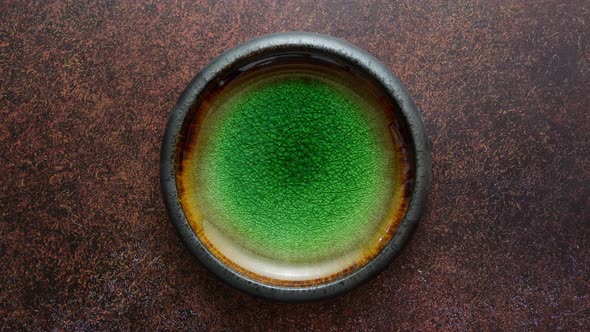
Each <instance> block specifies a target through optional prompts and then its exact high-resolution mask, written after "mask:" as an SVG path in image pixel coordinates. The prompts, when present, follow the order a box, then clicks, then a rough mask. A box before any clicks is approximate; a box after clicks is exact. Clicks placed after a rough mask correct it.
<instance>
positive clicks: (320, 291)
mask: <svg viewBox="0 0 590 332" xmlns="http://www.w3.org/2000/svg"><path fill="white" fill-rule="evenodd" d="M297 48H302V49H305V50H308V51H311V52H314V51H316V52H323V53H324V54H325V53H327V54H330V55H333V56H336V57H339V58H341V59H344V60H346V61H347V62H349V63H350V64H352V65H353V66H356V67H357V68H359V69H361V70H363V71H364V72H365V73H367V74H368V75H369V76H370V78H371V79H373V80H375V82H377V83H380V84H381V86H382V87H383V89H384V92H385V93H386V94H387V95H389V97H390V98H392V100H395V101H396V102H397V104H398V106H399V110H400V111H401V115H402V116H401V117H400V121H404V122H405V123H406V124H407V127H408V128H409V134H410V136H411V139H412V140H413V147H414V154H415V158H416V160H415V162H416V164H415V173H416V174H415V181H414V188H413V191H412V192H411V194H410V196H409V197H408V200H409V204H408V209H407V211H406V214H405V216H404V218H403V220H402V222H401V223H400V226H399V228H398V230H397V232H396V233H395V235H394V236H393V238H392V239H391V240H390V241H389V243H388V244H387V245H385V247H384V248H383V249H382V251H381V252H380V253H379V254H378V255H377V256H375V257H374V258H373V259H372V260H371V261H369V262H368V263H367V264H366V265H364V266H363V267H361V268H359V269H358V270H356V271H354V272H352V273H351V274H348V275H345V276H343V277H341V278H339V279H336V280H333V281H331V282H328V283H325V284H320V285H313V286H309V287H287V286H276V285H268V284H263V283H261V282H259V281H256V280H252V279H249V278H247V277H246V276H243V275H241V274H239V273H238V272H236V271H234V270H232V269H230V268H229V267H228V266H226V265H225V264H223V263H222V262H221V261H219V260H218V259H217V258H216V257H215V256H214V255H213V254H211V253H210V252H209V250H207V248H206V247H205V246H204V245H203V244H202V243H201V241H200V240H199V239H198V237H197V235H196V234H195V232H194V231H193V230H192V228H191V226H190V224H189V222H188V220H187V218H186V216H185V214H184V211H183V209H182V206H181V204H180V201H179V199H178V191H177V187H176V175H175V156H176V146H177V144H176V142H177V138H178V136H179V134H180V132H181V130H182V127H183V123H184V120H185V117H186V115H187V114H188V112H189V111H190V109H191V106H192V105H193V104H194V102H195V101H196V100H197V98H198V96H199V94H200V93H201V92H202V91H203V90H204V89H205V87H206V86H207V85H208V84H209V83H210V82H212V81H213V80H215V79H216V78H217V77H218V75H220V74H223V73H224V72H226V70H227V69H228V68H230V67H232V66H233V65H234V64H236V63H238V62H240V63H241V62H242V61H247V60H248V58H250V57H252V56H258V55H260V54H264V53H267V52H269V53H270V52H275V53H276V52H277V51H281V50H293V49H297ZM431 168H432V166H431V147H430V143H429V140H428V138H427V136H426V131H425V129H424V124H423V122H422V118H421V116H420V113H419V111H418V109H417V107H416V105H415V104H414V102H413V100H412V98H411V97H410V94H409V92H408V91H407V89H406V88H405V87H404V86H403V85H402V83H401V82H400V80H399V79H398V78H397V77H396V76H395V75H394V74H393V73H392V72H391V71H390V69H389V68H387V67H386V66H385V65H384V64H382V63H381V62H380V61H379V60H378V59H377V58H375V57H374V56H373V55H371V54H369V53H368V52H366V51H365V50H363V49H361V48H359V47H357V46H355V45H353V44H351V43H349V42H347V41H345V40H342V39H339V38H335V37H331V36H327V35H321V34H317V33H310V32H282V33H274V34H269V35H263V36H260V37H257V38H254V39H250V40H248V41H246V42H243V43H241V44H239V45H237V46H235V47H233V48H231V49H229V50H227V51H225V52H223V53H222V54H221V55H219V56H217V57H216V58H214V59H213V60H212V61H211V62H210V63H209V64H208V65H207V66H205V67H204V68H203V69H202V70H201V71H200V72H199V73H198V74H197V75H196V76H195V77H194V78H193V79H192V80H191V82H190V83H189V84H188V85H187V87H186V88H185V90H184V92H183V93H182V94H181V96H180V97H179V99H178V102H177V103H176V106H175V107H174V109H173V111H172V113H171V114H170V115H169V118H168V122H167V125H166V130H165V133H164V137H163V139H162V147H161V153H160V187H161V191H162V195H163V198H164V203H165V206H166V210H167V212H168V216H169V218H170V219H171V221H172V223H173V224H174V226H175V227H176V230H177V231H178V234H179V236H180V238H181V239H182V241H183V242H184V244H185V245H186V246H187V247H188V248H189V250H190V251H191V253H192V254H193V255H194V256H196V257H197V258H198V259H199V261H201V263H202V264H204V265H205V266H206V267H207V268H208V269H209V270H210V271H212V272H213V273H215V274H216V275H217V276H218V277H219V278H221V279H222V280H224V281H226V282H227V283H229V284H230V285H232V286H234V287H236V288H238V289H240V290H242V291H244V292H246V293H248V294H251V295H254V296H260V297H264V298H268V299H272V300H279V301H286V302H301V301H311V300H320V299H325V298H328V297H332V296H336V295H338V294H341V293H344V292H346V291H349V290H351V289H352V288H354V287H356V286H358V285H359V284H361V283H362V282H364V281H365V280H367V279H369V278H370V277H372V276H374V275H376V274H377V273H378V272H380V271H381V270H383V268H384V267H385V266H386V265H387V264H388V263H389V262H390V261H391V260H392V259H393V258H394V256H396V255H397V254H398V253H399V252H400V250H401V249H402V247H403V245H404V244H405V243H406V242H407V241H408V239H409V237H410V235H411V234H412V231H413V230H414V228H415V227H416V225H417V223H418V220H419V218H420V216H421V215H422V212H423V211H424V209H425V207H426V201H427V198H428V192H429V191H430V182H431V176H432V170H431Z"/></svg>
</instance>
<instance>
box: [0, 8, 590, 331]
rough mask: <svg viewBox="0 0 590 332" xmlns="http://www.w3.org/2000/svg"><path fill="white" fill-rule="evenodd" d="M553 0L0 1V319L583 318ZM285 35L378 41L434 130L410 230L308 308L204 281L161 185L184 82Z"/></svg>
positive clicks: (258, 324) (407, 324)
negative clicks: (226, 57) (426, 197)
mask: <svg viewBox="0 0 590 332" xmlns="http://www.w3.org/2000/svg"><path fill="white" fill-rule="evenodd" d="M563 2H564V3H560V1H535V2H530V4H529V2H528V1H522V2H516V1H494V2H488V1H485V2H484V1H482V2H481V3H479V2H463V3H461V4H457V3H454V2H453V3H446V1H441V2H438V1H413V0H407V1H403V2H396V3H389V1H388V2H379V3H377V2H370V1H360V2H355V1H346V2H337V1H320V2H319V3H316V2H315V1H313V2H304V1H297V2H289V3H286V2H283V1H264V2H259V1H253V2H246V1H200V2H198V3H194V4H189V3H176V2H172V1H167V2H162V3H152V2H150V1H143V2H140V1H122V3H119V2H118V1H101V2H96V3H94V2H93V3H83V1H0V3H1V9H0V65H1V66H0V89H1V90H0V92H1V94H0V122H1V123H0V141H1V152H0V156H1V163H0V166H1V174H0V188H2V189H1V191H0V221H1V222H0V236H1V238H0V258H1V263H0V282H1V284H0V328H2V329H6V330H13V329H29V330H30V329H43V330H49V329H54V328H57V329H68V330H97V329H98V330H107V329H108V330H110V329H115V330H128V329H132V330H135V329H138V330H145V329H150V330H152V329H153V330H161V329H187V328H190V329H196V330H230V331H231V330H243V329H246V328H248V329H261V330H268V329H273V330H275V329H296V330H306V329H314V330H315V329H317V330H385V329H400V330H415V329H419V330H433V329H439V328H442V329H445V330H472V329H476V330H479V329H481V328H483V329H494V330H496V329H499V330H523V329H526V330H537V329H542V330H553V329H557V328H564V329H566V330H583V329H588V328H590V281H589V276H590V256H589V255H590V254H589V249H590V246H589V238H590V221H589V219H590V197H589V196H590V184H589V182H590V171H589V169H590V133H589V132H590V109H589V108H590V106H589V103H590V35H589V31H590V4H589V3H588V2H587V1H584V0H579V1H563ZM533 3H534V4H533ZM286 30H307V31H315V32H320V33H326V34H330V35H333V36H337V37H342V38H345V39H347V40H348V41H350V42H353V43H355V44H357V45H359V46H360V47H362V48H365V49H367V50H368V51H369V52H371V53H373V54H374V55H376V56H377V57H378V58H379V59H381V60H382V61H383V62H384V63H385V64H386V65H387V66H388V67H390V68H391V69H392V70H393V71H394V72H395V73H396V74H397V75H398V76H399V77H400V78H401V79H402V81H403V82H404V83H405V84H406V86H407V87H408V89H409V90H410V92H411V93H412V95H413V96H414V99H415V101H416V104H417V105H418V107H419V108H420V109H421V111H422V114H423V118H424V121H425V124H426V128H427V130H428V134H429V136H430V137H431V138H432V142H433V171H434V179H433V186H432V194H431V196H430V201H429V209H428V211H427V212H426V214H425V216H424V218H423V219H422V221H421V223H420V225H419V227H418V229H417V231H416V233H415V234H414V237H413V239H412V241H411V242H410V243H409V245H408V246H407V247H406V248H405V250H404V251H403V252H402V254H401V255H400V256H398V257H397V259H396V260H395V261H394V262H393V263H392V264H391V265H390V266H389V267H388V268H387V269H386V270H385V271H384V272H383V273H381V274H380V275H379V276H378V277H376V278H374V279H373V280H371V281H369V282H368V283H366V284H364V285H363V286H361V287H359V288H357V289H355V290H353V291H352V292H350V293H348V294H346V295H343V296H341V297H338V298H335V299H331V300H326V301H322V302H318V303H310V304H283V303H273V302H270V301H266V300H261V299H256V298H253V297H250V296H248V295H245V294H242V293H240V292H239V291H236V290H234V289H232V288H231V287H229V286H227V285H225V284H224V283H223V282H221V281H220V280H218V279H216V278H215V277H214V276H213V275H212V274H211V273H209V272H208V271H207V270H206V269H205V268H204V267H203V266H201V265H200V264H199V263H198V262H197V261H196V260H195V259H193V257H192V256H191V255H190V254H189V252H188V250H187V249H185V248H184V247H183V245H182V243H181V242H180V240H179V238H178V236H177V235H176V233H175V230H174V228H173V226H172V225H171V223H170V222H169V221H168V220H167V216H166V213H165V210H164V206H163V203H162V199H161V197H160V191H159V184H158V158H159V155H158V154H159V149H160V140H161V138H162V134H163V131H164V126H165V123H166V118H167V116H168V114H169V113H170V111H171V110H172V108H173V106H174V103H175V101H176V98H177V97H178V96H179V94H180V92H181V91H182V89H183V88H184V87H185V85H186V84H187V83H188V82H189V80H190V79H191V78H192V77H193V76H194V75H195V74H196V73H197V72H198V71H199V70H200V69H201V68H203V66H204V65H205V64H206V63H207V62H208V61H210V60H211V59H212V58H213V57H214V56H216V55H217V54H219V53H220V52H222V51H223V50H225V49H227V48H229V47H232V46H234V45H236V44H237V43H239V42H241V41H244V40H246V39H249V38H251V37H254V36H258V35H261V34H265V33H270V32H277V31H286Z"/></svg>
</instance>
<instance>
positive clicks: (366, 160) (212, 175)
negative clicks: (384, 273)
mask: <svg viewBox="0 0 590 332" xmlns="http://www.w3.org/2000/svg"><path fill="white" fill-rule="evenodd" d="M242 85H245V88H240V89H236V90H235V91H233V92H232V93H229V96H227V97H224V98H222V97H220V100H222V101H218V102H216V103H213V109H212V110H211V112H209V114H208V115H207V117H206V118H205V119H204V122H203V135H202V137H201V138H200V139H201V143H200V145H201V146H202V148H201V149H200V150H199V151H200V153H199V155H198V156H197V157H196V158H197V159H198V162H196V163H194V169H193V170H192V174H194V176H195V177H197V179H196V183H198V184H199V186H200V188H199V189H198V190H199V194H198V196H199V201H200V202H202V206H203V207H206V208H203V209H204V211H205V219H207V220H208V221H209V222H211V223H212V224H213V225H215V226H216V227H217V228H218V229H219V230H221V231H222V232H223V233H225V234H227V235H228V236H229V237H230V238H231V239H232V241H235V242H236V243H238V244H239V245H240V246H242V247H244V248H245V249H246V250H249V251H251V252H253V253H254V254H257V255H261V256H263V257H266V258H268V259H272V260H279V261H284V262H309V261H319V260H323V259H328V258H330V257H338V256H339V255H341V254H342V253H344V252H347V251H350V250H351V249H353V248H357V249H358V248H360V247H362V246H365V245H366V243H368V242H369V241H371V239H373V241H374V238H373V237H374V236H375V233H376V229H377V228H378V227H379V225H380V223H381V220H382V219H383V217H384V215H385V214H386V209H387V206H388V202H390V200H391V196H392V194H391V187H392V180H391V179H392V175H391V174H392V167H394V166H392V159H393V157H392V152H391V149H390V147H388V146H384V144H383V135H384V133H386V131H384V130H383V129H376V128H378V127H379V126H383V124H382V119H381V118H380V117H379V116H375V114H378V112H379V110H375V109H374V108H375V107H377V106H375V105H376V104H375V103H367V102H366V101H364V99H363V98H362V97H361V96H359V95H358V94H357V93H356V92H355V91H354V89H352V88H349V87H347V86H346V85H345V84H340V83H339V82H337V80H336V79H330V78H329V77H328V78H326V77H322V78H319V77H314V75H312V74H300V75H294V74H292V73H291V74H290V75H284V76H281V75H274V76H272V75H271V76H270V77H268V78H263V79H260V80H257V81H256V82H251V84H242ZM380 121H381V122H380Z"/></svg>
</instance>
